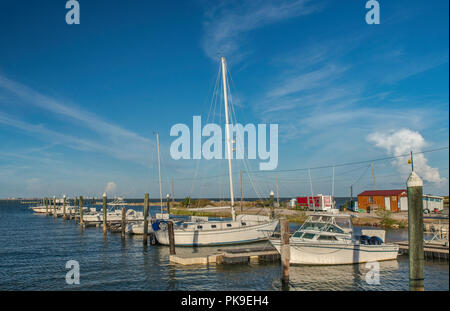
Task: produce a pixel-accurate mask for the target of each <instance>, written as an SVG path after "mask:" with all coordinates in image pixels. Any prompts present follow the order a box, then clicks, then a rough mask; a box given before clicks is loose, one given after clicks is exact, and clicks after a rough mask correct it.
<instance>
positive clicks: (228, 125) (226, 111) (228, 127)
mask: <svg viewBox="0 0 450 311" xmlns="http://www.w3.org/2000/svg"><path fill="white" fill-rule="evenodd" d="M220 60H221V62H222V80H223V99H224V104H225V131H226V140H227V154H228V175H229V177H230V197H231V216H232V218H233V221H234V220H236V212H235V210H234V193H233V171H232V168H231V141H230V121H229V117H228V98H227V95H228V94H227V67H226V66H227V65H226V61H225V57H221V58H220Z"/></svg>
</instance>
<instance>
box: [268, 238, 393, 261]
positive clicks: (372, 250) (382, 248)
mask: <svg viewBox="0 0 450 311" xmlns="http://www.w3.org/2000/svg"><path fill="white" fill-rule="evenodd" d="M270 242H271V243H272V245H273V246H274V247H275V248H276V249H277V251H278V252H280V249H281V242H280V240H270ZM397 255H398V246H397V245H394V244H381V245H364V244H357V243H308V242H293V241H292V240H291V241H290V261H289V262H290V263H291V264H302V265H344V264H355V263H365V262H372V261H383V260H395V259H397Z"/></svg>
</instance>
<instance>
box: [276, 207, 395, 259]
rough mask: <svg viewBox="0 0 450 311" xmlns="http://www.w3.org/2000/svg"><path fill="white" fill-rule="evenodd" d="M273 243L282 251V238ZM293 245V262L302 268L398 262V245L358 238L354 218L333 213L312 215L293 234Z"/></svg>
mask: <svg viewBox="0 0 450 311" xmlns="http://www.w3.org/2000/svg"><path fill="white" fill-rule="evenodd" d="M380 231H383V230H380ZM380 236H383V238H384V234H383V235H381V234H380ZM270 243H271V244H272V245H273V246H274V247H275V248H276V249H277V251H278V252H281V240H280V239H270ZM289 246H290V263H291V264H302V265H342V264H357V263H364V262H372V261H382V260H395V259H397V255H398V245H395V244H387V243H385V241H383V239H382V238H380V237H379V236H375V235H374V236H372V237H369V236H367V235H361V236H359V237H358V238H356V236H355V235H354V232H353V224H352V216H351V215H339V214H329V213H328V214H327V213H323V214H321V213H315V214H313V215H311V216H309V217H308V218H307V220H306V221H305V222H304V223H303V225H302V226H301V227H300V228H299V229H298V230H297V231H295V232H294V233H293V234H292V235H291V237H290V238H289Z"/></svg>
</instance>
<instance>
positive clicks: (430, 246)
mask: <svg viewBox="0 0 450 311" xmlns="http://www.w3.org/2000/svg"><path fill="white" fill-rule="evenodd" d="M395 244H397V245H398V247H399V255H409V244H408V241H400V242H396V243H395ZM423 246H424V247H423V254H424V257H425V259H427V260H447V261H448V253H449V250H448V242H447V243H446V242H444V241H425V242H424V244H423Z"/></svg>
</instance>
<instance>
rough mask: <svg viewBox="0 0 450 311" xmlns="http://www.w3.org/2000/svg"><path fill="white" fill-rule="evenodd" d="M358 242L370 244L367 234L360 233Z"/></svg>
mask: <svg viewBox="0 0 450 311" xmlns="http://www.w3.org/2000/svg"><path fill="white" fill-rule="evenodd" d="M359 243H361V244H364V245H369V244H370V238H369V237H368V236H367V235H361V236H360V237H359Z"/></svg>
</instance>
